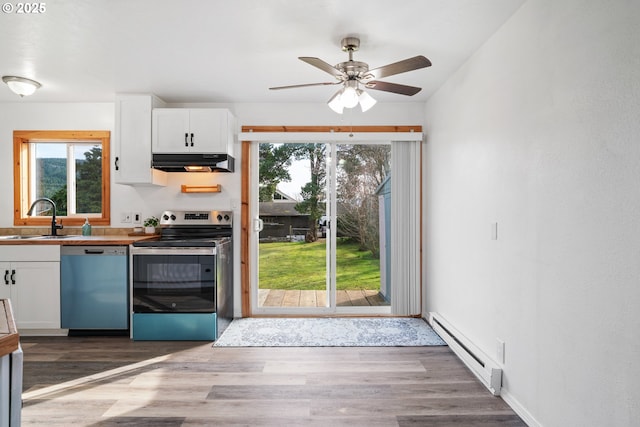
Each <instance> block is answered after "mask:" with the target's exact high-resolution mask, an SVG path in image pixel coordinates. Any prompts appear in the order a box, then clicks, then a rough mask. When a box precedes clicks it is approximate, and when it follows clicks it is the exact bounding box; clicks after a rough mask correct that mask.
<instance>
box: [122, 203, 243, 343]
mask: <svg viewBox="0 0 640 427" xmlns="http://www.w3.org/2000/svg"><path fill="white" fill-rule="evenodd" d="M232 225H233V213H232V212H229V211H165V212H164V213H163V214H162V216H161V218H160V238H159V239H158V240H151V241H139V242H135V243H134V244H133V249H132V251H131V253H132V260H133V262H132V265H133V268H132V276H133V280H132V298H131V301H132V320H131V336H132V338H133V339H134V340H216V339H217V338H218V337H219V336H220V334H222V332H223V331H224V329H226V327H227V325H228V324H229V323H230V322H231V320H232V319H233V240H232V237H233V226H232Z"/></svg>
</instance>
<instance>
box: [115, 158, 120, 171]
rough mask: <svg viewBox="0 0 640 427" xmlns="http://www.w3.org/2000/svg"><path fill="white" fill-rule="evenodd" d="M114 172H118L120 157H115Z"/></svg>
mask: <svg viewBox="0 0 640 427" xmlns="http://www.w3.org/2000/svg"><path fill="white" fill-rule="evenodd" d="M115 164H116V170H117V171H119V170H120V157H116V162H115Z"/></svg>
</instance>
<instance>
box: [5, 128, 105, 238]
mask: <svg viewBox="0 0 640 427" xmlns="http://www.w3.org/2000/svg"><path fill="white" fill-rule="evenodd" d="M109 140H110V132H109V131H14V132H13V159H14V175H13V176H14V221H13V223H14V225H17V226H23V225H38V226H48V225H50V224H51V216H52V211H51V206H50V205H49V204H48V203H40V204H38V205H37V206H36V207H35V209H34V211H33V212H32V215H31V216H28V215H27V212H28V211H29V208H30V207H31V205H32V203H33V202H34V201H35V200H37V199H39V198H43V197H46V198H48V199H51V200H53V201H54V203H55V204H56V216H57V217H58V218H60V219H61V221H62V224H63V225H71V226H73V225H82V223H83V222H84V219H85V218H89V219H90V220H91V223H92V224H96V225H109V224H110V217H109V212H110V196H109V195H110V191H109V182H110V179H109Z"/></svg>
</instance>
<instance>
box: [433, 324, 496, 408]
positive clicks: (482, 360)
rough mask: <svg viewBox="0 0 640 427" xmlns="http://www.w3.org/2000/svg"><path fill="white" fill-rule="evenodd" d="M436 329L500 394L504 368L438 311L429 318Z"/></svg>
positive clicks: (486, 385)
mask: <svg viewBox="0 0 640 427" xmlns="http://www.w3.org/2000/svg"><path fill="white" fill-rule="evenodd" d="M427 320H428V322H429V324H430V325H431V327H432V328H433V330H434V331H436V332H437V333H438V335H440V337H441V338H442V339H443V340H444V341H445V342H446V343H447V344H448V345H449V348H451V350H453V352H454V353H455V354H456V356H458V357H459V358H460V360H462V362H463V363H464V364H465V365H467V367H468V368H469V369H470V370H471V372H473V373H474V375H475V376H476V377H478V379H479V380H480V382H482V384H484V385H485V387H487V388H488V389H489V391H490V392H491V394H493V395H494V396H499V395H500V388H501V387H502V369H501V368H500V367H498V365H497V364H496V363H495V362H494V361H493V360H491V359H490V358H489V357H488V356H487V355H486V354H484V353H483V352H482V351H481V350H480V349H479V348H477V347H476V346H475V345H473V344H472V343H471V341H469V340H468V339H466V338H465V337H464V336H463V335H462V334H461V333H460V332H459V331H458V330H457V329H456V328H454V327H453V326H452V325H451V324H450V323H449V322H447V321H446V320H445V319H444V318H443V317H442V316H441V315H440V314H438V313H433V312H430V313H429V318H428V319H427Z"/></svg>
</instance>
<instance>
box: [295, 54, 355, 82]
mask: <svg viewBox="0 0 640 427" xmlns="http://www.w3.org/2000/svg"><path fill="white" fill-rule="evenodd" d="M298 59H299V60H301V61H304V62H306V63H307V64H309V65H313V66H314V67H316V68H319V69H321V70H322V71H324V72H326V73H329V74H331V75H332V76H334V77H337V78H342V77H345V74H344V73H343V72H342V71H340V70H338V69H337V68H336V67H334V66H333V65H331V64H328V63H326V62H324V61H323V60H322V59H320V58H314V57H312V56H300V57H298Z"/></svg>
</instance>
